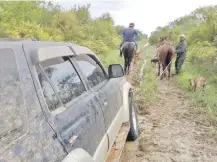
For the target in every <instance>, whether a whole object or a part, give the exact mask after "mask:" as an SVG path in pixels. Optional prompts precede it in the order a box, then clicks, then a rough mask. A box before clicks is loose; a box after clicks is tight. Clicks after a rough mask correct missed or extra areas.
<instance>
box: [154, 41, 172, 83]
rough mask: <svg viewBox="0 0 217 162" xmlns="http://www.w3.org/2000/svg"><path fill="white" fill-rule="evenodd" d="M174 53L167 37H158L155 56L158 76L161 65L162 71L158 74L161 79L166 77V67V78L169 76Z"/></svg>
mask: <svg viewBox="0 0 217 162" xmlns="http://www.w3.org/2000/svg"><path fill="white" fill-rule="evenodd" d="M174 55H175V49H174V47H173V46H172V45H171V44H170V43H169V42H168V41H167V37H163V38H160V41H159V43H158V44H157V54H156V56H155V58H156V59H157V60H158V76H160V69H161V67H162V70H163V73H162V74H161V76H160V79H161V80H162V79H163V77H166V68H167V70H168V79H169V78H170V68H171V63H172V62H171V61H172V59H173V57H174Z"/></svg>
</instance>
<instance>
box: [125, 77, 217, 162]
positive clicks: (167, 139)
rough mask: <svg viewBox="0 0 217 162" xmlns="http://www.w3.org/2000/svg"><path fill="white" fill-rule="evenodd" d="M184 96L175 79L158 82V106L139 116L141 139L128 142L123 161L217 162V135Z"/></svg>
mask: <svg viewBox="0 0 217 162" xmlns="http://www.w3.org/2000/svg"><path fill="white" fill-rule="evenodd" d="M184 96H185V95H184V94H183V92H182V91H181V90H180V89H179V88H178V87H177V86H176V84H175V82H174V81H173V79H171V81H170V83H169V82H168V81H167V80H163V81H159V82H158V93H157V100H156V102H155V104H153V105H152V106H150V107H149V108H148V111H149V114H148V115H144V116H140V117H139V123H140V128H141V135H140V138H139V139H138V140H137V141H136V142H133V143H129V142H128V143H126V145H125V150H124V152H123V154H122V157H121V162H217V140H216V134H217V133H216V132H215V129H214V128H213V127H211V126H209V124H208V123H207V122H206V120H205V119H204V118H203V116H202V115H200V114H198V113H196V112H195V113H194V111H192V110H193V108H191V107H189V104H188V99H187V98H185V97H184Z"/></svg>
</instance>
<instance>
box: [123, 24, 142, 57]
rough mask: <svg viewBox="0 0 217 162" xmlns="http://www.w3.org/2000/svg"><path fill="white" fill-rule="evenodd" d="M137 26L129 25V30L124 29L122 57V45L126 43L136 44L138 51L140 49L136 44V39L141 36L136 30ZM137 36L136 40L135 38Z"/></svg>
mask: <svg viewBox="0 0 217 162" xmlns="http://www.w3.org/2000/svg"><path fill="white" fill-rule="evenodd" d="M134 26H135V24H134V23H130V24H129V28H126V29H124V31H123V33H122V37H123V41H122V42H121V44H120V56H122V50H121V48H122V45H123V44H124V43H125V42H134V43H135V46H136V50H137V48H138V46H137V43H136V39H137V37H138V35H139V33H138V32H137V31H136V30H135V29H134ZM135 36H136V38H135Z"/></svg>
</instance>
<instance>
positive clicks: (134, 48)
mask: <svg viewBox="0 0 217 162" xmlns="http://www.w3.org/2000/svg"><path fill="white" fill-rule="evenodd" d="M129 43H132V44H133V45H134V50H136V43H135V42H124V43H123V45H122V46H121V51H122V49H123V47H124V46H125V45H126V44H129Z"/></svg>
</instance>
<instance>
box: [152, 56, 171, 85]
mask: <svg viewBox="0 0 217 162" xmlns="http://www.w3.org/2000/svg"><path fill="white" fill-rule="evenodd" d="M173 59H174V57H173ZM173 59H172V60H171V61H170V62H169V64H168V65H167V66H166V68H165V69H164V70H163V71H162V73H161V74H160V75H159V76H158V77H157V79H156V80H155V81H157V80H158V79H159V78H160V77H161V75H162V74H163V73H164V72H165V71H166V70H167V68H168V66H169V65H170V64H171V63H172V61H173Z"/></svg>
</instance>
